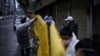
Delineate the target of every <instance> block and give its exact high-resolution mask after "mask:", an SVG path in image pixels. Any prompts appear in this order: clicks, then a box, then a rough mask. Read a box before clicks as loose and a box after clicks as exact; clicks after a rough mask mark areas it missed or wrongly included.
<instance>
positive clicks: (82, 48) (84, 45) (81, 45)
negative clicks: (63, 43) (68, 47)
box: [75, 38, 96, 56]
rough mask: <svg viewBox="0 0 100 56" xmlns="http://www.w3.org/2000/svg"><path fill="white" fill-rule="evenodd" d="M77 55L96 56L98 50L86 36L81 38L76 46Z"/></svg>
mask: <svg viewBox="0 0 100 56" xmlns="http://www.w3.org/2000/svg"><path fill="white" fill-rule="evenodd" d="M75 49H76V56H96V52H95V50H94V48H93V43H92V40H90V39H87V38H84V39H82V40H80V41H79V42H78V43H77V44H76V46H75Z"/></svg>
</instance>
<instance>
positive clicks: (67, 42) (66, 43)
mask: <svg viewBox="0 0 100 56" xmlns="http://www.w3.org/2000/svg"><path fill="white" fill-rule="evenodd" d="M63 42H64V44H65V45H69V44H70V42H71V40H63Z"/></svg>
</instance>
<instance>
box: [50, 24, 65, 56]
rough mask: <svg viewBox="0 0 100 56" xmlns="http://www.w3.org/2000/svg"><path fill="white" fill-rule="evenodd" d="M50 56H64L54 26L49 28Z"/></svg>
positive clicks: (62, 47)
mask: <svg viewBox="0 0 100 56" xmlns="http://www.w3.org/2000/svg"><path fill="white" fill-rule="evenodd" d="M50 36H51V56H64V54H65V50H64V46H63V44H62V41H61V39H60V36H59V33H58V31H57V29H56V27H55V24H53V23H52V24H51V26H50Z"/></svg>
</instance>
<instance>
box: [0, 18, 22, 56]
mask: <svg viewBox="0 0 100 56" xmlns="http://www.w3.org/2000/svg"><path fill="white" fill-rule="evenodd" d="M19 54H20V52H19V48H18V43H17V38H16V35H15V33H14V31H13V18H9V19H4V20H0V56H20V55H19Z"/></svg>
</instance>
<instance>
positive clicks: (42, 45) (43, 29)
mask: <svg viewBox="0 0 100 56" xmlns="http://www.w3.org/2000/svg"><path fill="white" fill-rule="evenodd" d="M34 17H35V18H36V21H35V22H34V28H33V29H34V32H35V36H37V37H38V38H39V49H38V56H49V45H48V32H47V25H46V23H45V22H44V21H43V19H42V18H41V16H39V15H36V16H34V15H33V18H34Z"/></svg>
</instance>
